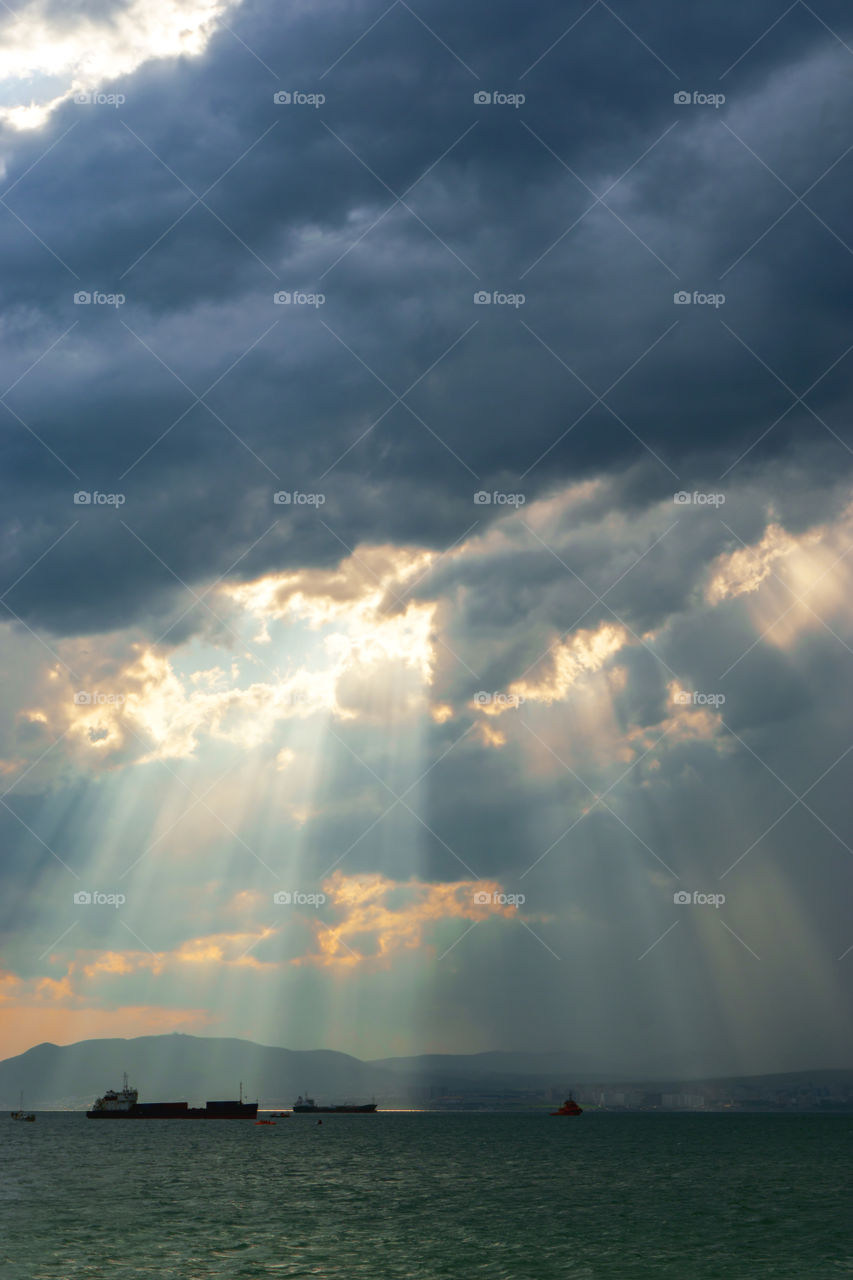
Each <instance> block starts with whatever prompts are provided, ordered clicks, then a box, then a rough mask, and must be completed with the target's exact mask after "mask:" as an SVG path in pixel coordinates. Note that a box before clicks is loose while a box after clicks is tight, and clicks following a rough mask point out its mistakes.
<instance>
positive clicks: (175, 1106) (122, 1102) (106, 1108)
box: [86, 1076, 258, 1120]
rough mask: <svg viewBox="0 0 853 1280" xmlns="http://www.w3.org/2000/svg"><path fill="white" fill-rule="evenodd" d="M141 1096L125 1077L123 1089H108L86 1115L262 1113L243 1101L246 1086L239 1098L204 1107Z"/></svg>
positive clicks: (236, 1116)
mask: <svg viewBox="0 0 853 1280" xmlns="http://www.w3.org/2000/svg"><path fill="white" fill-rule="evenodd" d="M138 1097H139V1094H138V1093H137V1091H136V1089H131V1088H129V1087H128V1083H127V1076H125V1077H124V1088H123V1089H122V1090H121V1092H120V1093H118V1092H116V1090H115V1089H108V1090H107V1092H106V1093H105V1094H104V1096H103V1097H102V1098H98V1099H97V1100H96V1102H95V1104H94V1106H93V1107H92V1110H91V1111H87V1112H86V1115H87V1116H88V1117H89V1119H90V1120H255V1119H257V1115H258V1104H257V1102H244V1101H243V1088H242V1085H241V1086H240V1098H239V1100H236V1101H232V1102H208V1103H207V1104H206V1105H205V1106H203V1107H190V1106H188V1104H187V1103H186V1102H139V1101H137V1099H138Z"/></svg>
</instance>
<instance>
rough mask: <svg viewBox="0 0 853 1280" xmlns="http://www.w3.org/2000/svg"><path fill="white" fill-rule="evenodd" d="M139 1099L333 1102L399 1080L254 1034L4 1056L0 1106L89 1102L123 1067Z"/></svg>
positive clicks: (106, 1043) (93, 1044)
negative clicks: (306, 1098) (305, 1096)
mask: <svg viewBox="0 0 853 1280" xmlns="http://www.w3.org/2000/svg"><path fill="white" fill-rule="evenodd" d="M124 1071H126V1072H127V1074H128V1076H129V1078H130V1081H131V1083H132V1084H133V1085H134V1086H135V1087H136V1088H138V1089H139V1094H140V1100H141V1101H144V1100H146V1099H148V1100H149V1101H180V1100H183V1099H186V1100H187V1101H189V1102H190V1103H191V1104H197V1103H199V1102H201V1103H203V1102H205V1101H206V1100H207V1099H208V1098H236V1097H237V1093H238V1090H239V1087H240V1082H241V1081H242V1082H243V1092H244V1094H246V1095H248V1096H249V1097H251V1098H256V1097H257V1098H259V1099H260V1100H261V1105H262V1106H290V1104H291V1103H292V1102H293V1100H294V1098H295V1097H296V1095H297V1094H299V1093H304V1092H305V1091H306V1089H307V1090H310V1091H311V1093H312V1095H313V1096H315V1097H317V1098H326V1099H331V1100H334V1101H347V1100H350V1099H351V1100H369V1099H370V1098H371V1097H372V1096H373V1094H374V1093H376V1094H377V1096H378V1094H379V1093H380V1092H388V1088H389V1086H390V1085H393V1084H394V1083H395V1081H394V1077H393V1076H392V1075H391V1073H390V1072H386V1071H382V1070H381V1069H380V1068H378V1067H375V1066H373V1065H370V1064H367V1063H363V1062H360V1061H359V1059H358V1058H351V1057H349V1055H348V1054H345V1053H335V1052H333V1051H331V1050H327V1049H316V1050H306V1051H300V1050H293V1049H276V1048H272V1047H270V1046H268V1045H260V1044H255V1043H254V1042H253V1041H251V1040H230V1039H214V1038H207V1037H199V1036H184V1035H165V1036H140V1037H139V1038H137V1039H133V1040H83V1041H80V1043H78V1044H71V1045H55V1044H39V1045H36V1046H35V1048H33V1049H29V1050H27V1052H26V1053H22V1054H20V1055H19V1056H18V1057H15V1058H7V1059H6V1060H5V1061H3V1062H0V1106H2V1107H10V1106H12V1105H13V1104H14V1105H17V1098H18V1094H19V1091H20V1090H21V1089H23V1090H24V1094H25V1101H26V1104H27V1106H29V1107H35V1108H38V1107H42V1108H45V1109H50V1108H52V1107H60V1108H61V1107H68V1108H71V1109H77V1108H84V1107H87V1106H91V1104H92V1102H93V1100H94V1098H95V1097H96V1096H97V1095H98V1094H101V1093H103V1092H104V1090H105V1089H110V1088H121V1080H122V1073H123V1072H124Z"/></svg>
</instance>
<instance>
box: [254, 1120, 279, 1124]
mask: <svg viewBox="0 0 853 1280" xmlns="http://www.w3.org/2000/svg"><path fill="white" fill-rule="evenodd" d="M255 1124H275V1120H256V1121H255Z"/></svg>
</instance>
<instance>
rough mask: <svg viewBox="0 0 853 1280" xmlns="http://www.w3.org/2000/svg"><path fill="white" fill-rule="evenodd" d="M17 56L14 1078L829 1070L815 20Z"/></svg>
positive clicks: (830, 796)
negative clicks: (516, 1062)
mask: <svg viewBox="0 0 853 1280" xmlns="http://www.w3.org/2000/svg"><path fill="white" fill-rule="evenodd" d="M0 29H2V31H1V32H0V34H2V44H3V48H4V52H3V54H2V55H0V77H1V78H2V83H0V159H1V160H2V171H3V179H2V194H0V242H1V243H2V254H3V261H4V270H3V273H2V281H0V291H2V312H0V314H2V326H3V342H2V349H0V392H2V394H0V423H1V424H2V448H3V466H2V470H1V471H0V486H2V525H0V554H2V573H0V580H2V590H0V601H2V605H3V610H4V615H3V616H2V620H0V628H2V659H0V661H2V675H3V681H2V694H0V697H2V719H0V777H2V790H3V795H2V801H0V841H1V842H2V844H0V847H2V865H0V875H2V899H0V900H2V911H1V912H0V927H2V943H3V947H2V955H3V960H2V969H0V1027H1V1028H2V1052H3V1054H4V1055H9V1054H13V1053H18V1052H21V1051H22V1050H24V1049H26V1048H28V1047H29V1046H30V1045H32V1044H35V1043H37V1042H40V1041H43V1040H53V1041H55V1042H58V1043H68V1042H71V1041H74V1040H80V1039H84V1038H87V1037H91V1036H104V1035H117V1036H129V1035H141V1034H148V1033H153V1032H159V1031H171V1030H180V1031H186V1032H194V1033H198V1034H205V1035H238V1036H245V1037H249V1038H253V1039H257V1040H261V1041H264V1042H266V1043H273V1044H282V1045H286V1046H288V1047H291V1048H314V1047H326V1048H334V1049H341V1050H345V1051H348V1052H351V1053H355V1054H358V1055H359V1056H362V1057H379V1056H384V1055H387V1054H401V1053H403V1054H404V1053H412V1052H426V1051H433V1052H442V1051H445V1052H467V1051H477V1050H482V1049H491V1048H506V1049H522V1048H531V1049H542V1050H551V1049H565V1050H567V1051H568V1052H569V1053H570V1054H575V1055H576V1056H577V1059H578V1060H581V1059H582V1060H583V1061H585V1062H592V1063H597V1064H599V1065H600V1067H601V1069H602V1070H608V1071H625V1072H626V1073H639V1072H645V1071H655V1070H659V1071H669V1070H672V1071H677V1070H687V1069H695V1070H696V1071H711V1070H715V1071H720V1072H723V1071H772V1070H786V1069H796V1068H800V1067H809V1066H812V1067H828V1066H843V1065H847V1064H848V1063H849V1050H850V1031H851V1024H850V1014H849V989H850V984H851V973H853V923H851V918H850V912H849V901H850V889H851V879H853V824H851V820H850V811H849V804H848V803H847V802H848V797H849V792H850V779H851V768H853V729H851V710H853V697H851V693H852V692H853V685H851V680H850V674H851V657H853V611H851V604H850V600H851V587H853V557H851V555H850V552H851V551H853V492H851V477H853V469H851V465H850V464H851V460H853V432H851V423H850V408H851V403H853V395H851V390H853V388H851V375H853V326H851V323H850V319H851V309H850V295H851V285H852V284H853V226H851V222H850V213H849V199H846V198H845V197H846V196H847V195H848V191H849V183H850V178H851V173H853V129H851V123H850V122H851V120H853V26H852V25H851V22H850V17H849V13H848V11H847V7H846V6H845V5H844V4H843V3H841V0H815V3H814V4H813V5H809V4H806V3H805V2H804V0H795V3H794V4H792V5H790V6H789V7H788V8H786V7H785V5H784V3H783V0H755V2H754V3H753V4H751V5H749V6H745V5H741V4H734V3H732V2H731V0H724V3H722V4H721V3H714V4H711V3H710V2H709V0H702V3H699V4H695V5H689V6H683V5H678V6H674V7H672V9H671V10H670V6H665V5H661V4H660V3H657V2H655V0H635V3H633V4H631V5H630V6H628V5H626V4H625V3H624V2H623V3H620V4H619V5H616V4H615V3H614V5H613V6H610V5H609V4H607V3H605V0H592V3H589V4H587V3H586V0H569V2H568V3H566V4H560V5H557V4H542V5H539V6H535V7H534V8H533V9H530V8H528V7H526V6H523V5H521V4H515V5H513V4H510V5H504V6H499V7H498V8H497V9H496V8H495V6H494V5H491V4H485V3H480V0H474V3H471V4H466V5H463V6H459V5H454V4H449V3H445V0H427V2H426V3H423V2H421V3H414V2H413V3H412V4H409V3H407V0H393V3H391V4H390V5H388V6H386V5H385V0H379V2H378V3H376V4H374V3H373V0H370V2H369V3H368V2H367V0H364V2H363V3H362V0H354V2H347V3H345V2H344V0H329V2H328V3H321V4H313V5H308V4H300V3H294V4H291V5H284V4H280V3H278V4H275V3H272V0H245V2H244V3H239V2H235V0H155V2H153V3H142V2H141V0H124V2H122V3H119V2H118V0H99V3H97V4H92V3H91V2H90V0H87V3H86V4H83V3H82V2H81V3H75V4H68V3H65V4H62V5H60V4H57V3H52V2H48V0H36V2H30V3H23V4H21V5H19V6H18V8H17V9H16V11H15V12H14V13H13V12H12V11H11V10H10V9H4V10H3V11H2V15H0Z"/></svg>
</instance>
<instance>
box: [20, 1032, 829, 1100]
mask: <svg viewBox="0 0 853 1280" xmlns="http://www.w3.org/2000/svg"><path fill="white" fill-rule="evenodd" d="M125 1071H126V1072H127V1074H128V1076H129V1078H130V1082H131V1084H133V1085H134V1086H135V1087H136V1088H137V1089H139V1094H140V1100H141V1101H146V1100H147V1101H150V1102H172V1101H174V1102H178V1101H183V1100H186V1101H187V1102H189V1103H190V1104H191V1105H197V1104H199V1103H204V1102H205V1101H207V1099H213V1098H235V1097H236V1096H237V1093H238V1090H239V1087H240V1082H241V1081H242V1084H243V1093H244V1096H246V1097H249V1098H251V1099H254V1098H258V1099H259V1101H260V1104H261V1106H262V1107H264V1106H266V1107H289V1106H290V1104H291V1103H292V1102H293V1100H294V1099H295V1097H296V1096H297V1094H299V1093H306V1092H308V1093H310V1094H311V1095H312V1096H313V1097H315V1098H316V1099H317V1100H318V1101H320V1102H365V1101H369V1100H370V1099H371V1098H374V1097H375V1098H376V1100H377V1102H378V1103H379V1105H380V1106H382V1105H383V1103H384V1102H385V1101H386V1100H389V1101H390V1100H395V1101H400V1100H405V1099H412V1100H418V1099H422V1100H426V1097H427V1095H431V1096H433V1097H435V1095H437V1094H442V1093H450V1094H477V1095H479V1096H480V1097H481V1098H488V1097H491V1096H498V1095H500V1096H502V1097H504V1098H512V1097H513V1096H514V1095H517V1094H520V1093H530V1092H531V1091H534V1090H536V1091H542V1090H546V1089H551V1088H556V1089H558V1090H561V1089H568V1088H570V1087H582V1086H584V1085H587V1084H590V1083H593V1084H596V1085H613V1084H618V1085H622V1086H625V1087H631V1086H632V1085H633V1086H637V1085H639V1086H640V1087H642V1088H644V1089H658V1090H664V1091H668V1092H679V1091H680V1090H681V1089H682V1088H684V1087H685V1086H687V1087H689V1086H690V1085H691V1084H700V1083H701V1082H704V1083H705V1084H707V1085H710V1084H712V1083H714V1077H709V1076H703V1077H699V1076H698V1075H694V1074H692V1073H688V1072H685V1073H683V1074H681V1075H675V1073H673V1074H672V1075H668V1076H664V1075H663V1074H660V1075H657V1074H656V1075H655V1077H654V1078H649V1076H646V1077H645V1078H644V1077H642V1076H634V1077H633V1078H629V1077H628V1076H627V1075H626V1074H625V1073H624V1072H622V1073H619V1074H615V1073H613V1072H612V1071H611V1072H607V1071H600V1070H598V1069H597V1068H596V1067H595V1066H594V1064H592V1063H590V1062H586V1063H585V1062H584V1061H583V1059H582V1058H580V1060H579V1058H576V1057H575V1056H574V1055H572V1056H571V1057H570V1056H569V1055H568V1054H566V1053H510V1052H501V1051H493V1052H489V1053H472V1054H442V1053H432V1054H421V1055H418V1056H415V1057H409V1058H382V1059H379V1060H377V1061H375V1062H362V1061H361V1060H360V1059H359V1058H353V1057H351V1056H350V1055H349V1054H346V1053H336V1052H334V1051H333V1050H330V1049H304V1050H299V1049H279V1048H275V1047H273V1046H270V1045H262V1044H255V1043H254V1041H252V1040H234V1039H220V1038H215V1037H202V1036H185V1035H178V1034H172V1035H165V1036H139V1037H138V1038H136V1039H131V1040H118V1039H116V1040H82V1041H80V1043H78V1044H70V1045H55V1044H39V1045H36V1046H35V1047H34V1048H32V1049H28V1050H27V1052H26V1053H22V1054H19V1055H18V1056H17V1057H14V1058H7V1059H5V1061H2V1062H0V1110H3V1109H8V1110H11V1109H12V1108H13V1107H15V1106H17V1103H18V1095H19V1092H20V1091H21V1090H22V1089H23V1091H24V1095H25V1098H24V1101H25V1103H26V1105H27V1106H28V1107H33V1108H35V1109H38V1108H42V1109H44V1110H50V1109H54V1108H56V1109H63V1108H68V1109H71V1110H84V1109H85V1108H87V1107H89V1106H91V1104H92V1102H93V1100H94V1099H95V1097H97V1096H98V1095H99V1094H101V1093H103V1092H104V1091H105V1090H106V1089H110V1088H120V1087H121V1080H122V1073H123V1072H125ZM845 1082H849V1083H850V1086H851V1088H853V1072H851V1071H831V1070H830V1071H826V1070H815V1071H799V1072H786V1073H785V1074H784V1075H783V1074H779V1075H772V1076H771V1075H764V1076H740V1077H736V1078H735V1077H726V1078H725V1079H723V1078H722V1077H721V1076H717V1077H716V1083H717V1084H720V1085H725V1086H727V1087H734V1086H744V1085H745V1086H748V1087H749V1089H750V1090H754V1089H761V1090H762V1091H765V1090H766V1091H769V1092H771V1093H772V1092H773V1091H774V1090H776V1089H786V1088H789V1087H792V1086H795V1085H800V1084H806V1083H810V1084H811V1085H812V1086H814V1087H818V1088H820V1087H825V1086H836V1085H839V1084H842V1083H845ZM410 1090H411V1091H413V1092H412V1093H410V1092H409V1091H410ZM700 1091H701V1090H700Z"/></svg>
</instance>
